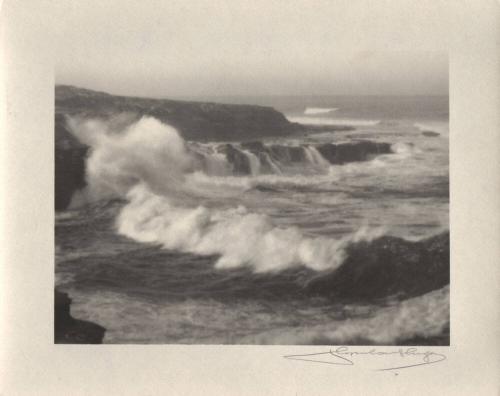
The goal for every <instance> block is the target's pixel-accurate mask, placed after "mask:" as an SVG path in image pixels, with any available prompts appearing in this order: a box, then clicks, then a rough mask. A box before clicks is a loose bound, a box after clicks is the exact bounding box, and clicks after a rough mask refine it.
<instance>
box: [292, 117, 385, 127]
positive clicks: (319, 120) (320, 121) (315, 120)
mask: <svg viewBox="0 0 500 396" xmlns="http://www.w3.org/2000/svg"><path fill="white" fill-rule="evenodd" d="M287 119H288V121H290V122H297V123H299V124H304V125H349V126H356V125H359V126H370V125H376V124H378V123H379V122H380V120H355V119H347V118H324V117H300V116H287Z"/></svg>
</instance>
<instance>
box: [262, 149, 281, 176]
mask: <svg viewBox="0 0 500 396" xmlns="http://www.w3.org/2000/svg"><path fill="white" fill-rule="evenodd" d="M264 157H265V158H266V161H267V162H268V164H269V166H270V167H271V169H272V170H273V172H274V173H275V174H277V175H281V174H283V172H282V171H281V169H280V167H279V166H278V165H276V163H275V162H274V161H273V160H272V158H271V156H270V155H269V154H268V153H266V152H264Z"/></svg>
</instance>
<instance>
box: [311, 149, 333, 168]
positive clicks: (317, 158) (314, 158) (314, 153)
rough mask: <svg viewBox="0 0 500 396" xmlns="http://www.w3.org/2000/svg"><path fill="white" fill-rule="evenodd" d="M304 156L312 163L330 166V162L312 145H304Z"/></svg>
mask: <svg viewBox="0 0 500 396" xmlns="http://www.w3.org/2000/svg"><path fill="white" fill-rule="evenodd" d="M304 150H305V153H306V157H307V159H308V161H309V162H310V163H311V164H313V165H317V166H319V167H321V168H329V167H330V165H331V164H330V162H328V161H327V160H326V159H325V158H323V156H322V155H321V154H320V152H319V151H318V150H317V149H316V147H314V146H307V147H304Z"/></svg>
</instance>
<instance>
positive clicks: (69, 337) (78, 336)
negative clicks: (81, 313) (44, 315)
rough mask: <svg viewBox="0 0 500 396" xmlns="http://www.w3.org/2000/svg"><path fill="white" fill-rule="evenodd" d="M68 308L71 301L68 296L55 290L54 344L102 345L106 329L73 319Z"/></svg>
mask: <svg viewBox="0 0 500 396" xmlns="http://www.w3.org/2000/svg"><path fill="white" fill-rule="evenodd" d="M70 306H71V299H70V298H69V297H68V295H67V294H66V293H61V292H60V291H58V290H55V298H54V343H55V344H102V339H103V338H104V333H105V332H106V329H105V328H104V327H102V326H99V325H97V324H95V323H92V322H87V321H84V320H78V319H75V318H73V317H72V316H71V314H70Z"/></svg>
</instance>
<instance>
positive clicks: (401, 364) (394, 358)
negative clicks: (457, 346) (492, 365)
mask: <svg viewBox="0 0 500 396" xmlns="http://www.w3.org/2000/svg"><path fill="white" fill-rule="evenodd" d="M283 357H284V358H285V359H290V360H302V361H306V362H313V363H324V364H331V365H336V366H354V365H355V361H358V360H360V359H362V358H363V357H365V358H376V360H381V359H383V358H387V359H386V360H390V362H391V363H390V365H389V366H387V367H383V368H374V370H376V371H390V370H401V369H407V368H410V367H417V366H425V365H429V364H436V363H439V362H442V361H443V360H446V356H445V355H443V354H442V353H437V352H433V351H420V350H419V349H418V348H415V347H411V348H398V349H395V350H381V349H378V348H371V349H368V350H361V351H359V350H351V349H349V347H347V346H339V347H336V348H333V349H330V350H329V351H327V352H319V353H308V354H303V355H285V356H283ZM395 362H396V363H395Z"/></svg>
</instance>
